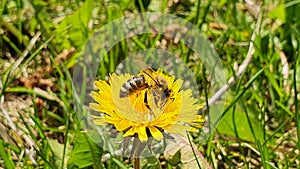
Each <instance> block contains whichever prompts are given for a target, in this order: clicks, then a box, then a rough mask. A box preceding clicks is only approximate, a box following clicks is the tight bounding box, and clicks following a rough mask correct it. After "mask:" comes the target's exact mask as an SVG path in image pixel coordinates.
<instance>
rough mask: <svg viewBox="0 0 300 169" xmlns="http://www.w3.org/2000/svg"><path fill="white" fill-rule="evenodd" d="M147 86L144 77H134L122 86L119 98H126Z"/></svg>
mask: <svg viewBox="0 0 300 169" xmlns="http://www.w3.org/2000/svg"><path fill="white" fill-rule="evenodd" d="M147 86H148V85H147V83H146V80H145V78H144V76H134V77H133V78H131V79H129V80H128V81H127V82H125V83H124V84H123V85H122V87H121V89H120V97H121V98H123V97H127V96H129V95H130V94H131V93H133V92H135V91H137V90H140V89H145V88H146V87H147Z"/></svg>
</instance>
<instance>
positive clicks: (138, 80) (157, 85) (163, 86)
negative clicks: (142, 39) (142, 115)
mask: <svg viewBox="0 0 300 169" xmlns="http://www.w3.org/2000/svg"><path fill="white" fill-rule="evenodd" d="M137 65H139V67H141V68H142V72H143V74H138V75H135V76H133V77H132V78H131V79H129V80H128V81H126V82H125V83H124V84H123V85H122V87H121V89H120V98H124V97H129V96H130V95H131V94H134V93H135V92H137V91H141V90H144V89H147V88H148V89H150V90H148V91H150V92H151V93H150V94H152V95H153V98H154V103H155V104H156V106H157V107H159V108H161V107H163V106H164V105H165V104H166V102H167V100H168V98H169V96H170V94H171V90H170V89H169V85H168V82H167V80H166V79H165V78H163V77H161V76H156V77H154V76H153V72H154V70H153V69H152V68H151V67H150V66H148V65H146V64H145V63H143V62H141V61H140V62H139V64H137ZM145 67H146V68H145ZM145 76H148V77H149V78H151V79H152V80H153V82H154V84H148V83H147V81H146V77H145ZM148 94H149V93H145V99H144V103H145V105H146V106H147V107H148V108H149V109H150V106H149V105H148V99H147V95H148Z"/></svg>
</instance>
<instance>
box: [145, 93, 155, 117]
mask: <svg viewBox="0 0 300 169" xmlns="http://www.w3.org/2000/svg"><path fill="white" fill-rule="evenodd" d="M144 103H145V106H146V107H147V109H149V110H150V113H151V115H153V117H154V118H155V114H154V112H153V110H152V109H151V107H150V106H149V104H148V93H147V91H146V92H145V97H144Z"/></svg>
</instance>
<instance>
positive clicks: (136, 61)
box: [133, 58, 159, 85]
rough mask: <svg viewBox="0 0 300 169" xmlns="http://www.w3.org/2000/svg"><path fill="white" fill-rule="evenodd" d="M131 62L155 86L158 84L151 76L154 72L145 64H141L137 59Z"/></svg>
mask: <svg viewBox="0 0 300 169" xmlns="http://www.w3.org/2000/svg"><path fill="white" fill-rule="evenodd" d="M133 62H134V63H135V64H136V65H137V66H138V67H139V68H140V69H141V70H142V71H143V72H144V73H145V74H146V75H147V76H148V77H150V78H151V79H152V80H153V81H154V82H155V83H156V84H157V85H158V84H159V83H158V81H157V80H156V79H155V77H153V76H152V73H153V72H154V70H153V69H152V68H151V67H150V66H149V65H147V64H146V63H145V62H143V61H142V60H141V59H139V58H135V59H134V60H133Z"/></svg>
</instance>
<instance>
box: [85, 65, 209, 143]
mask: <svg viewBox="0 0 300 169" xmlns="http://www.w3.org/2000/svg"><path fill="white" fill-rule="evenodd" d="M137 76H139V77H144V80H145V84H147V86H146V87H143V88H140V89H135V90H131V91H130V93H129V94H128V97H120V94H121V91H120V89H121V88H122V87H123V85H124V84H125V83H126V82H128V81H129V80H130V79H132V78H134V77H137ZM159 79H162V80H163V81H165V82H166V83H165V85H167V86H162V85H160V84H157V81H159ZM182 83H183V81H182V80H180V79H179V80H175V77H174V76H168V75H165V74H164V73H163V71H162V70H161V69H158V70H157V71H152V72H146V71H141V72H140V73H139V74H138V75H136V76H133V75H129V74H124V75H120V76H118V75H116V74H111V75H110V80H109V81H108V82H106V81H103V80H98V81H96V82H95V85H96V87H97V88H98V90H99V91H93V92H91V94H90V96H91V97H92V98H93V99H94V100H95V101H96V103H90V105H89V106H90V108H91V109H93V110H95V111H98V112H101V113H103V116H93V117H94V123H95V124H96V125H105V124H109V125H112V126H114V127H115V129H116V130H117V131H119V132H123V133H124V135H123V136H124V137H135V138H138V139H139V140H140V141H141V142H147V141H148V138H149V137H153V138H154V139H156V140H161V139H162V138H163V137H164V135H165V133H166V132H167V133H178V134H182V135H184V134H185V133H184V132H185V131H193V130H195V128H199V127H200V128H201V127H202V124H203V122H204V119H203V117H202V116H200V115H197V111H198V109H199V104H198V103H197V99H195V98H193V97H192V91H191V90H181V86H182ZM164 87H165V88H164Z"/></svg>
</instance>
